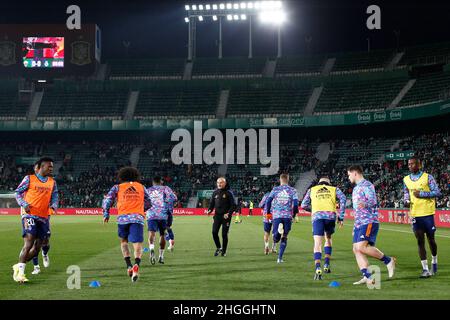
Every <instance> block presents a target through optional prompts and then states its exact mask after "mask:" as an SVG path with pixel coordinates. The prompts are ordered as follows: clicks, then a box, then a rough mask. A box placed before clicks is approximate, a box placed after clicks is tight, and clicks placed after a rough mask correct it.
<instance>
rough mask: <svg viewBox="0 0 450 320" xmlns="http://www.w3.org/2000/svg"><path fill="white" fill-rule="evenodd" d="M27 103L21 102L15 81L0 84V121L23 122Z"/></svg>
mask: <svg viewBox="0 0 450 320" xmlns="http://www.w3.org/2000/svg"><path fill="white" fill-rule="evenodd" d="M27 110H28V103H26V102H21V101H20V99H19V94H18V82H17V81H6V80H4V81H1V82H0V120H24V119H25V118H26V113H27Z"/></svg>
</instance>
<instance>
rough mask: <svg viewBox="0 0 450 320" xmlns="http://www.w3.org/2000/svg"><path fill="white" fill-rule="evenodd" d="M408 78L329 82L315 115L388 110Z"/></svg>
mask: <svg viewBox="0 0 450 320" xmlns="http://www.w3.org/2000/svg"><path fill="white" fill-rule="evenodd" d="M407 81H408V79H407V78H406V77H394V78H383V79H374V80H359V79H354V80H348V81H335V82H331V81H330V82H327V83H326V84H325V86H324V90H323V92H322V95H321V97H320V99H319V101H318V103H317V106H316V109H315V113H316V114H325V113H337V112H338V113H347V112H354V111H376V110H383V109H385V108H387V107H388V106H389V105H390V103H391V102H392V100H394V98H395V97H396V96H397V95H398V93H399V92H400V90H401V89H402V88H403V86H404V85H405V84H406V82H407Z"/></svg>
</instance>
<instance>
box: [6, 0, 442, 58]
mask: <svg viewBox="0 0 450 320" xmlns="http://www.w3.org/2000/svg"><path fill="white" fill-rule="evenodd" d="M224 2H225V3H226V1H224ZM186 3H188V4H191V3H196V4H199V3H204V4H206V3H213V1H203V0H202V1H196V2H194V1H169V0H166V1H150V0H147V1H138V0H126V1H123V0H113V1H103V0H91V1H79V0H71V1H45V0H35V1H16V0H14V1H12V0H1V1H0V24H5V23H6V24H13V23H43V24H44V23H61V24H65V21H66V19H67V14H66V13H65V12H66V7H67V6H68V5H70V4H77V5H79V6H80V7H81V11H82V23H96V24H98V25H99V26H100V28H101V30H102V34H103V57H104V58H106V59H108V58H116V57H121V56H124V55H125V47H124V45H123V44H122V42H123V41H130V42H131V45H130V49H129V52H128V54H129V56H130V57H141V58H175V57H179V58H183V57H186V55H187V24H186V23H185V22H184V17H185V11H184V4H186ZM371 4H377V5H379V6H380V7H381V16H382V18H381V19H382V29H381V30H376V31H371V30H368V29H367V28H366V19H367V17H368V15H367V14H366V8H367V6H368V5H371ZM285 7H286V8H288V11H289V19H288V23H286V24H285V25H283V54H284V55H295V54H306V53H308V51H307V48H306V42H305V37H306V36H311V37H312V42H311V47H310V51H309V52H311V53H326V52H342V51H360V50H367V38H370V47H371V50H376V49H387V48H395V47H396V37H395V35H394V30H399V31H400V46H401V47H402V46H409V45H416V44H423V43H433V42H439V41H450V1H444V0H442V1H437V0H426V1H400V0H397V1H395V0H391V1H375V0H374V1H365V0H364V1H363V0H353V1H350V0H334V1H330V0H297V1H285ZM247 23H248V22H227V21H225V23H224V29H223V53H224V56H246V55H247V54H248V51H247V50H248V42H247V41H248V26H247ZM275 30H276V29H275V28H274V27H270V26H264V25H261V24H260V23H259V22H257V21H256V22H255V23H254V33H253V39H254V49H253V54H254V55H255V56H274V55H276V46H277V43H276V31H275ZM217 38H218V24H217V23H215V22H212V21H209V22H206V21H204V22H203V23H199V24H198V29H197V39H198V40H197V56H199V57H204V56H206V57H208V56H209V57H214V56H217V46H216V40H217Z"/></svg>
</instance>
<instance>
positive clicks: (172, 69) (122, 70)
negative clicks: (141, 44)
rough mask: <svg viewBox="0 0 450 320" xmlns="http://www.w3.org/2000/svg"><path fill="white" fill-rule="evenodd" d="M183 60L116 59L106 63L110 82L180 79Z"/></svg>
mask: <svg viewBox="0 0 450 320" xmlns="http://www.w3.org/2000/svg"><path fill="white" fill-rule="evenodd" d="M184 64H185V60H184V59H116V60H110V61H108V65H109V67H110V72H109V79H111V80H126V79H136V80H149V79H181V78H182V77H183V70H184Z"/></svg>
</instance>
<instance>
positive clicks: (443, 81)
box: [400, 71, 450, 107]
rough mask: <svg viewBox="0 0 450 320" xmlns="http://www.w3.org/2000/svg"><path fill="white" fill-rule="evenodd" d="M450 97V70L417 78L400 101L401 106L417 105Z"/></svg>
mask: <svg viewBox="0 0 450 320" xmlns="http://www.w3.org/2000/svg"><path fill="white" fill-rule="evenodd" d="M448 98H450V72H448V71H447V72H437V73H432V74H428V75H423V76H421V77H418V78H417V79H416V83H415V84H414V86H413V87H412V88H411V89H410V90H409V91H408V92H407V93H406V95H405V96H404V97H403V99H402V101H401V102H400V107H408V106H415V105H418V104H425V103H429V102H435V101H441V100H445V99H448Z"/></svg>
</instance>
